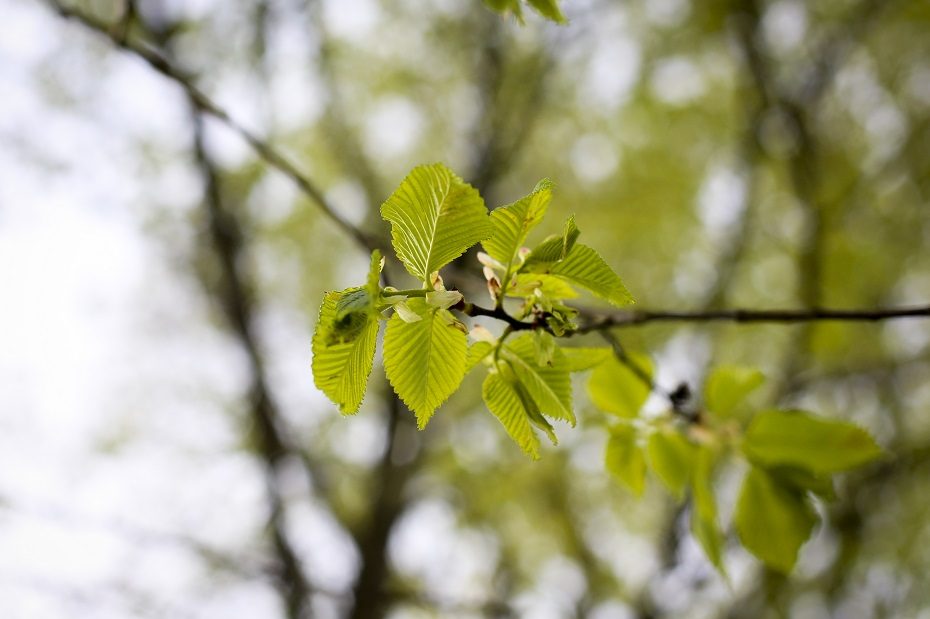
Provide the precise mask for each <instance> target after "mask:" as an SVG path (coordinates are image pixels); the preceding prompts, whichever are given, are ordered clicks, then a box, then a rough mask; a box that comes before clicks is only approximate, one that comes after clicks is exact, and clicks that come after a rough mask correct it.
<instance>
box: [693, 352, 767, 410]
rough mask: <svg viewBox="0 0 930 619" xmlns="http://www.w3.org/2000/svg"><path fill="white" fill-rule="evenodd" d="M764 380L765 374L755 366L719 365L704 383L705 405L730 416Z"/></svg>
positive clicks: (708, 408)
mask: <svg viewBox="0 0 930 619" xmlns="http://www.w3.org/2000/svg"><path fill="white" fill-rule="evenodd" d="M763 382H765V375H763V374H762V372H760V371H759V370H756V369H754V368H746V367H740V366H734V365H721V366H718V367H716V368H714V370H713V372H711V373H710V376H708V377H707V380H706V381H705V383H704V405H705V406H706V408H707V410H709V411H710V412H712V413H714V414H716V415H719V416H721V417H726V416H729V415H730V414H732V412H733V411H734V409H736V407H737V406H739V404H741V403H742V401H743V400H745V399H746V396H748V395H749V394H750V393H752V392H753V391H754V390H755V389H757V388H758V387H759V386H760V385H762V383H763Z"/></svg>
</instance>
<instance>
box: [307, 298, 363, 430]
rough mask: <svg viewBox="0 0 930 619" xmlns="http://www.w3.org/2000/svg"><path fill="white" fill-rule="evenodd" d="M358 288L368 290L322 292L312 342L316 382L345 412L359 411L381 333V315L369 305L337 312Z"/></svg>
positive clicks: (314, 379) (318, 387) (314, 378)
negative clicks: (340, 305)
mask: <svg viewBox="0 0 930 619" xmlns="http://www.w3.org/2000/svg"><path fill="white" fill-rule="evenodd" d="M359 292H365V291H364V289H362V288H349V289H348V290H343V291H341V292H327V293H326V294H325V295H324V296H323V305H322V306H321V307H320V316H319V319H318V320H317V324H316V330H315V331H314V333H313V342H312V346H311V348H312V351H313V361H312V364H311V365H312V369H313V382H314V384H315V385H316V387H317V389H319V390H320V391H322V392H323V393H324V394H326V397H328V398H329V399H330V400H332V401H333V402H334V403H336V404H337V405H339V410H340V411H341V412H342V413H343V414H351V413H354V412H356V411H358V408H359V406H360V405H361V403H362V399H363V398H364V397H365V387H366V385H367V383H368V375H369V374H371V366H372V363H373V360H374V356H375V345H376V343H377V336H378V315H377V314H376V313H375V312H374V311H372V310H371V308H370V305H369V306H367V307H363V308H362V309H361V310H358V311H350V312H346V313H344V314H343V315H342V316H341V317H339V316H337V309H336V308H337V306H338V305H339V302H340V301H341V300H343V299H344V298H346V297H347V296H350V295H357V293H359ZM365 296H366V297H367V293H366V294H365Z"/></svg>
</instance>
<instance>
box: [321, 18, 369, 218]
mask: <svg viewBox="0 0 930 619" xmlns="http://www.w3.org/2000/svg"><path fill="white" fill-rule="evenodd" d="M307 12H308V14H309V18H310V19H309V21H310V28H311V29H312V30H313V31H314V32H316V35H317V39H318V43H317V56H316V66H317V69H318V70H319V72H320V77H321V78H322V81H323V84H324V85H325V87H326V91H327V95H328V96H327V99H328V100H327V105H326V111H325V115H326V118H325V121H324V122H322V123H321V126H322V128H323V131H324V133H325V134H326V137H327V139H328V140H329V143H330V146H331V148H332V152H333V154H334V155H335V156H336V158H337V159H338V160H339V162H340V163H341V164H342V168H343V171H344V172H346V173H348V174H352V175H354V176H355V177H356V178H357V179H358V181H359V183H360V184H361V186H362V189H363V190H364V192H365V198H366V199H367V200H368V204H369V213H377V211H378V205H379V204H380V203H381V201H382V199H383V194H382V191H381V188H380V186H379V180H378V174H377V172H376V171H375V166H374V165H373V164H372V162H371V159H370V158H369V157H368V155H367V154H366V153H365V150H364V148H363V147H362V144H361V142H360V140H359V137H358V135H357V134H356V133H355V132H354V131H353V130H352V128H351V126H350V123H349V122H348V119H347V118H346V115H345V110H346V105H345V103H344V100H343V96H342V92H341V91H340V89H339V76H338V75H337V74H336V67H335V62H334V60H335V58H334V56H335V44H334V42H333V39H332V37H331V36H330V33H329V31H328V30H327V28H326V22H325V18H324V16H323V2H322V1H320V0H309V1H308V2H307ZM369 219H377V217H374V218H372V217H370V218H369Z"/></svg>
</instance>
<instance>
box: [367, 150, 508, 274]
mask: <svg viewBox="0 0 930 619" xmlns="http://www.w3.org/2000/svg"><path fill="white" fill-rule="evenodd" d="M381 216H382V217H383V218H384V219H386V220H387V221H389V222H391V239H392V241H393V244H394V251H395V252H397V257H398V258H400V260H401V261H402V262H403V263H404V266H406V267H407V270H408V271H409V272H410V273H411V274H412V275H413V276H414V277H416V278H417V279H419V280H420V281H422V282H426V283H429V279H430V275H431V274H432V273H433V272H435V271H438V270H439V269H440V268H442V267H443V266H445V265H446V264H448V263H449V262H451V261H452V260H454V259H455V258H457V257H459V256H460V255H462V254H463V253H464V252H465V250H466V249H468V248H469V247H471V246H472V245H474V244H475V243H477V242H479V241H482V240H484V239H486V238H487V237H488V236H489V235H490V234H491V225H490V222H489V220H488V214H487V209H486V207H485V205H484V200H482V199H481V196H480V195H478V192H477V190H475V188H474V187H472V186H471V185H469V184H468V183H466V182H464V181H463V180H462V179H461V178H459V177H458V176H456V175H455V174H454V173H453V172H452V171H451V170H449V168H447V167H446V166H444V165H442V164H441V163H434V164H432V165H422V166H418V167H416V168H414V169H413V171H411V172H410V174H408V175H407V177H406V178H405V179H404V180H403V182H401V184H400V187H398V188H397V190H396V191H395V192H394V193H393V194H391V197H389V198H388V199H387V200H386V201H385V202H384V204H382V205H381Z"/></svg>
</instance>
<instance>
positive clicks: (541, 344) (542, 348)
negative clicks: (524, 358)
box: [533, 329, 556, 367]
mask: <svg viewBox="0 0 930 619" xmlns="http://www.w3.org/2000/svg"><path fill="white" fill-rule="evenodd" d="M533 336H534V337H533V344H534V345H535V346H536V364H537V365H539V366H541V367H546V366H550V365H552V358H553V357H554V356H555V351H556V343H555V338H554V337H552V335H551V334H550V333H547V332H546V331H543V330H542V329H537V330H536V331H534V332H533Z"/></svg>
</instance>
